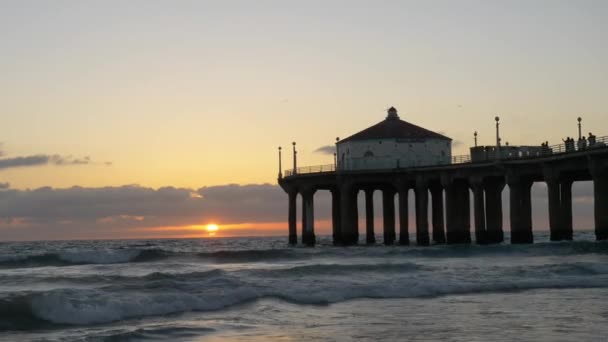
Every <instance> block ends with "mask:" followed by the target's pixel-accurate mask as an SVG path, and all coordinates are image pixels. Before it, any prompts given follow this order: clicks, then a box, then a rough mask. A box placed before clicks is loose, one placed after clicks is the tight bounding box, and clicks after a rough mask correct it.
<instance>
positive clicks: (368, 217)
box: [365, 189, 376, 244]
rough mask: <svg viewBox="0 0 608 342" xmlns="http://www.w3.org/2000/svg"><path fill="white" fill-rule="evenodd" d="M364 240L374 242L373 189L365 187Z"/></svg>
mask: <svg viewBox="0 0 608 342" xmlns="http://www.w3.org/2000/svg"><path fill="white" fill-rule="evenodd" d="M365 242H366V243H367V244H374V243H376V236H375V234H374V189H365Z"/></svg>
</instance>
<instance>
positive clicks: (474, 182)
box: [470, 178, 488, 245]
mask: <svg viewBox="0 0 608 342" xmlns="http://www.w3.org/2000/svg"><path fill="white" fill-rule="evenodd" d="M470 184H471V189H472V190H473V206H474V209H473V212H474V215H475V220H474V221H475V241H476V242H477V244H482V245H485V244H487V243H488V242H487V240H488V239H487V231H486V206H485V198H484V189H483V182H482V179H481V178H474V179H471V181H470Z"/></svg>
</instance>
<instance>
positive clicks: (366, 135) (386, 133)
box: [339, 107, 452, 143]
mask: <svg viewBox="0 0 608 342" xmlns="http://www.w3.org/2000/svg"><path fill="white" fill-rule="evenodd" d="M396 113H397V111H396V110H395V109H394V108H393V107H391V109H389V116H387V118H386V119H385V120H383V121H381V122H379V123H377V124H375V125H373V126H371V127H369V128H367V129H364V130H362V131H361V132H359V133H355V134H353V135H351V136H350V137H348V138H346V139H342V140H340V142H339V143H342V142H346V141H353V140H374V139H441V140H452V139H450V138H448V137H446V136H444V135H441V134H439V133H435V132H433V131H429V130H428V129H424V128H422V127H419V126H416V125H414V124H411V123H409V122H406V121H403V120H401V119H399V117H398V116H397V114H396Z"/></svg>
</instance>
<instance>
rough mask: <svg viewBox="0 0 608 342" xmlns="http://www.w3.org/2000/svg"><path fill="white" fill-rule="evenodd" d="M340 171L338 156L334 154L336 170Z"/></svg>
mask: <svg viewBox="0 0 608 342" xmlns="http://www.w3.org/2000/svg"><path fill="white" fill-rule="evenodd" d="M337 169H338V154H337V153H336V152H334V170H337Z"/></svg>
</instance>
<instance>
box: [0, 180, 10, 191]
mask: <svg viewBox="0 0 608 342" xmlns="http://www.w3.org/2000/svg"><path fill="white" fill-rule="evenodd" d="M10 187H11V185H10V184H9V183H1V182H0V190H4V189H8V188H10Z"/></svg>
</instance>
